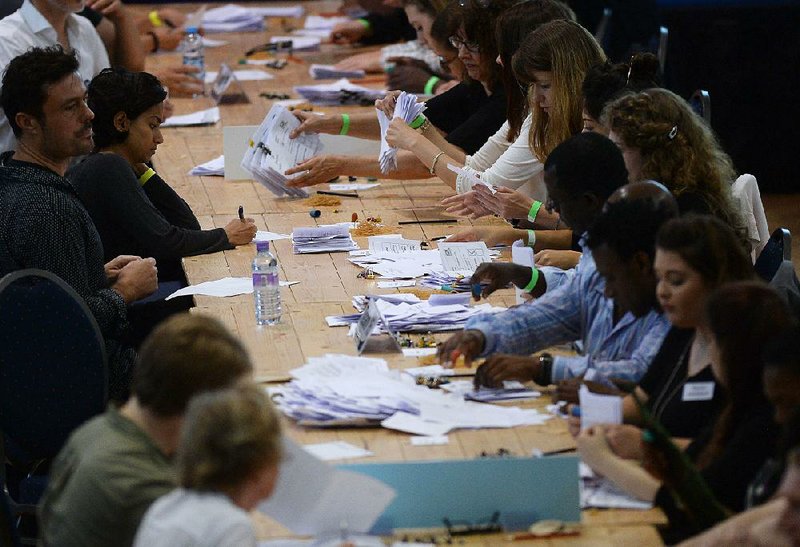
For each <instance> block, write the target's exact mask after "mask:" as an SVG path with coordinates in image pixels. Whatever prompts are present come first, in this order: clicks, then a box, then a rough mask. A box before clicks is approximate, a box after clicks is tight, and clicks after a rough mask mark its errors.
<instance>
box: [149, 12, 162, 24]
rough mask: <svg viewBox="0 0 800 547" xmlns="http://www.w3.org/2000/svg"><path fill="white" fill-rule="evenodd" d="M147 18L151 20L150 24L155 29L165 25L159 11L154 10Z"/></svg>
mask: <svg viewBox="0 0 800 547" xmlns="http://www.w3.org/2000/svg"><path fill="white" fill-rule="evenodd" d="M147 18H148V19H150V24H151V25H153V26H154V27H161V26H163V25H164V21H162V20H161V17H159V15H158V10H153V11H151V12H150V13H148V14H147Z"/></svg>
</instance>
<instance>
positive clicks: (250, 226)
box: [224, 218, 257, 245]
mask: <svg viewBox="0 0 800 547" xmlns="http://www.w3.org/2000/svg"><path fill="white" fill-rule="evenodd" d="M224 229H225V234H226V235H227V236H228V243H230V244H231V245H246V244H248V243H250V242H251V241H253V238H254V237H256V230H257V228H256V223H255V221H254V220H253V219H252V218H246V219H244V220H241V219H238V218H235V219H233V220H231V221H230V222H229V223H228V224H226V225H225V228H224Z"/></svg>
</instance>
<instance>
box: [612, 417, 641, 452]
mask: <svg viewBox="0 0 800 547" xmlns="http://www.w3.org/2000/svg"><path fill="white" fill-rule="evenodd" d="M606 441H608V446H610V447H611V450H612V451H613V452H614V454H616V455H617V456H619V457H620V458H623V459H625V460H641V459H642V458H643V457H644V447H643V444H642V430H641V429H639V428H638V427H636V426H635V425H610V426H608V427H607V428H606Z"/></svg>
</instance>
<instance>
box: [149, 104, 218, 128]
mask: <svg viewBox="0 0 800 547" xmlns="http://www.w3.org/2000/svg"><path fill="white" fill-rule="evenodd" d="M218 121H219V107H218V106H212V107H211V108H207V109H206V110H198V111H197V112H192V113H191V114H183V115H182V116H170V117H169V118H167V119H166V120H164V123H162V124H161V127H190V126H194V125H212V124H215V123H217V122H218Z"/></svg>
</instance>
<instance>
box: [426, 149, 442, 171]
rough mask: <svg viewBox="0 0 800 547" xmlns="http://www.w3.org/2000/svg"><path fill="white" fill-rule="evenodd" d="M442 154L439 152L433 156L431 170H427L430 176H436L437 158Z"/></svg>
mask: <svg viewBox="0 0 800 547" xmlns="http://www.w3.org/2000/svg"><path fill="white" fill-rule="evenodd" d="M443 154H444V151H443V150H439V153H438V154H436V155H435V156H433V162H432V163H431V168H430V170H429V171H430V173H431V175H435V174H436V162H437V161H439V158H441V157H442V155H443Z"/></svg>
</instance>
